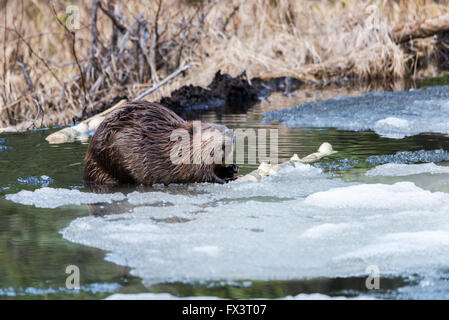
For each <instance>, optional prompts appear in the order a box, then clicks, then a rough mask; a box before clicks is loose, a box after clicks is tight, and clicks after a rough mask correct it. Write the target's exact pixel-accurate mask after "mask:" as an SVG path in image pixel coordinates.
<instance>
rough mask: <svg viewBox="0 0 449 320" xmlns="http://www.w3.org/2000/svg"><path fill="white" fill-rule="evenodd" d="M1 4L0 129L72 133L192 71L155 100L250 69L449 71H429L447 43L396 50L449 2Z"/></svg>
mask: <svg viewBox="0 0 449 320" xmlns="http://www.w3.org/2000/svg"><path fill="white" fill-rule="evenodd" d="M1 3H2V7H1V12H2V14H1V16H0V17H1V19H0V20H1V21H0V31H1V32H0V57H1V58H0V59H1V63H0V127H4V126H8V125H12V126H17V127H18V128H19V129H30V128H35V127H41V126H50V125H54V124H67V123H71V122H72V121H73V119H74V118H79V117H80V116H82V115H83V113H84V114H86V113H88V112H89V111H90V110H91V109H92V108H94V107H95V106H96V105H98V104H102V103H105V102H108V101H111V100H112V98H113V97H115V96H118V95H120V96H128V97H130V98H132V97H135V96H137V94H138V93H140V92H142V91H144V90H145V89H146V88H148V87H151V86H152V85H153V84H154V83H157V82H158V81H160V80H161V79H163V78H164V77H165V76H166V75H168V74H169V73H171V72H173V71H174V70H175V69H177V68H179V67H180V66H182V65H183V64H186V63H189V64H190V65H191V66H192V68H191V69H190V70H189V71H188V72H187V73H186V76H185V77H184V78H182V77H178V78H177V79H176V80H174V81H173V82H171V83H170V84H169V85H167V86H165V87H163V88H161V89H160V90H158V91H157V92H156V93H154V94H153V96H151V97H149V99H151V100H154V101H157V100H159V99H160V98H161V97H162V96H168V95H169V93H170V92H171V91H173V90H174V89H176V88H179V87H180V86H181V85H184V84H193V85H202V86H204V85H206V84H207V83H209V82H210V81H211V79H212V78H213V76H214V74H215V73H216V71H217V70H219V69H221V70H222V72H225V73H229V74H232V75H236V74H238V73H239V72H240V71H242V70H243V69H246V71H247V74H248V77H249V78H252V77H266V76H267V75H278V76H293V77H295V78H298V79H301V80H304V81H307V80H315V81H319V80H323V79H327V80H332V79H339V78H343V77H348V78H358V79H375V78H385V79H393V78H403V77H406V76H414V75H415V76H416V75H420V74H435V73H436V72H438V69H437V66H440V64H441V63H442V62H441V61H443V62H444V61H446V62H447V60H444V59H443V60H442V59H435V60H437V62H436V63H435V65H433V64H432V63H428V62H429V61H430V62H431V59H430V58H431V57H432V56H434V55H435V52H434V50H435V48H443V50H444V49H445V48H446V47H445V46H444V43H445V42H444V41H443V40H444V39H446V38H444V37H440V38H438V37H437V39H434V38H425V39H416V40H412V41H408V42H407V43H405V44H397V43H396V42H397V39H395V36H394V32H393V29H394V27H395V26H400V25H404V24H409V23H410V22H414V21H421V20H425V19H428V18H432V17H439V16H444V15H445V14H446V15H447V14H448V11H449V9H448V5H449V2H448V1H447V0H439V1H437V0H397V1H387V0H370V1H368V0H366V1H357V0H320V1H306V0H299V1H298V0H296V1H295V0H247V1H243V0H227V1H226V0H225V1H223V0H222V1H218V0H203V1H201V0H149V1H135V0H131V1H124V0H89V1H87V0H86V1H79V2H71V1H44V0H33V1H22V0H2V2H1ZM71 4H76V5H77V7H78V8H79V10H80V11H79V18H80V26H79V29H76V30H74V29H72V28H71V25H70V23H69V22H73V21H72V20H71V19H72V18H73V15H71V14H67V13H66V7H67V6H69V5H71ZM441 39H443V40H441ZM438 43H440V45H438ZM442 43H443V45H441V44H442ZM423 61H425V62H426V63H423ZM424 67H426V69H424ZM440 67H441V66H440ZM442 69H444V67H443V68H442Z"/></svg>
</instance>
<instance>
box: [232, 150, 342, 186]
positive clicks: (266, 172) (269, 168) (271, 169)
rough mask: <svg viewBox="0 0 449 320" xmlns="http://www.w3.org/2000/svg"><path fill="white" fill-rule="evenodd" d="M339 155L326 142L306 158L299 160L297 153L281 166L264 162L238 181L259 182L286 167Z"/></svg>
mask: <svg viewBox="0 0 449 320" xmlns="http://www.w3.org/2000/svg"><path fill="white" fill-rule="evenodd" d="M334 153H337V151H334V150H333V148H332V145H331V144H330V143H328V142H324V143H323V144H321V146H320V147H319V149H318V151H317V152H314V153H312V154H309V155H308V156H305V157H304V158H299V157H298V155H297V154H296V153H295V154H294V155H293V157H291V158H290V160H289V161H286V162H284V163H281V164H270V163H266V162H262V163H261V164H260V165H259V168H257V170H254V171H252V172H250V173H248V174H247V175H245V176H243V177H240V178H238V180H240V181H243V182H248V181H252V182H259V181H260V180H261V179H262V178H263V177H265V176H272V175H275V174H277V173H278V172H279V170H281V169H282V168H285V167H289V166H291V167H295V164H296V163H298V162H300V163H312V162H316V161H318V160H320V159H321V158H323V157H326V156H329V155H331V154H334Z"/></svg>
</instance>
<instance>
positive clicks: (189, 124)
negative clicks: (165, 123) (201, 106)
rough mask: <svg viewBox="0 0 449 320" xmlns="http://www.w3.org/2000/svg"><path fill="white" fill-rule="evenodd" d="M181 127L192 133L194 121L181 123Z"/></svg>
mask: <svg viewBox="0 0 449 320" xmlns="http://www.w3.org/2000/svg"><path fill="white" fill-rule="evenodd" d="M179 128H183V129H186V130H187V131H188V132H189V133H190V134H193V122H192V121H189V122H187V123H183V124H182V125H181V124H179Z"/></svg>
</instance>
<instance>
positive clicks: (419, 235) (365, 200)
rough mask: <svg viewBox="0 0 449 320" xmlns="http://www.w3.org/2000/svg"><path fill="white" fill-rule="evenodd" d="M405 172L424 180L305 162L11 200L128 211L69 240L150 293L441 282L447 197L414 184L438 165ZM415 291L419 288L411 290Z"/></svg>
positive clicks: (80, 221) (83, 226)
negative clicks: (231, 284) (321, 282)
mask: <svg viewBox="0 0 449 320" xmlns="http://www.w3.org/2000/svg"><path fill="white" fill-rule="evenodd" d="M382 168H385V167H382V166H380V167H378V170H377V174H382V172H384V171H383V170H385V169H382ZM400 168H401V169H400V170H401V172H405V173H407V174H408V173H410V172H412V173H416V172H418V171H419V172H423V171H425V172H424V173H420V174H418V175H405V176H395V177H385V176H362V177H361V178H363V179H366V180H369V179H381V178H382V179H389V178H394V179H396V180H398V179H402V180H399V181H393V182H391V183H372V182H370V181H365V182H366V183H363V182H345V181H342V180H340V179H338V178H334V177H331V176H329V175H328V174H326V173H324V172H323V171H322V170H321V169H318V168H315V167H313V166H310V165H304V164H297V165H296V167H295V168H293V167H289V168H285V169H284V170H281V171H280V172H279V173H278V174H277V175H274V176H269V177H265V178H264V179H262V181H261V182H260V183H253V182H248V183H244V182H238V181H237V182H231V183H228V184H226V185H217V184H194V185H189V186H171V187H167V188H155V189H154V190H151V191H146V192H143V191H133V192H130V193H129V194H128V195H124V194H120V193H118V194H90V193H83V192H79V191H78V190H68V189H51V188H41V189H37V190H35V191H34V192H30V191H21V192H19V193H17V194H13V195H7V198H8V199H9V200H12V201H16V202H19V203H22V204H28V205H36V206H41V207H42V206H45V207H57V206H60V205H66V204H80V203H93V202H95V203H97V202H110V204H107V203H106V204H102V206H104V207H105V208H103V209H102V212H103V213H104V212H106V213H107V210H108V208H110V212H120V210H116V209H117V206H121V205H125V203H126V206H127V207H126V210H125V211H128V212H127V213H125V214H111V215H105V216H93V215H91V216H85V217H80V218H77V219H75V220H74V221H72V222H71V223H70V224H69V225H68V226H67V227H66V228H65V229H63V230H62V231H61V233H62V235H63V237H64V238H65V239H67V240H69V241H72V242H75V243H80V244H84V245H87V246H91V247H95V248H100V249H103V250H106V251H107V256H106V259H107V260H109V261H111V262H114V263H116V264H119V265H125V266H128V267H130V268H131V273H132V274H133V275H136V276H138V277H141V278H142V279H143V282H144V284H146V285H151V284H154V283H161V282H174V281H181V282H193V281H207V280H213V281H239V280H243V281H244V280H273V279H278V280H289V279H305V278H315V277H337V276H343V277H345V276H357V275H366V274H367V271H366V270H367V267H368V266H370V265H375V266H377V267H378V268H379V270H380V273H381V275H382V276H388V275H401V276H403V275H405V276H406V275H411V274H415V273H418V274H421V275H428V274H440V273H438V272H439V270H447V269H448V268H449V219H448V218H449V194H448V193H446V192H432V191H429V190H426V189H425V188H423V187H421V186H417V185H416V184H415V183H414V182H411V181H407V180H408V179H409V178H410V177H417V176H423V175H425V176H427V175H429V172H434V170H435V167H434V166H433V165H427V166H421V165H419V166H416V165H401V167H400ZM417 168H419V169H418V170H417ZM437 170H442V169H437ZM443 171H444V170H443ZM385 173H386V174H387V175H388V174H390V173H391V172H390V171H388V170H386V171H385ZM433 176H434V177H439V176H444V177H446V176H447V174H446V173H445V171H444V173H440V172H439V171H438V173H434V174H433ZM114 200H127V201H121V202H119V203H116V202H112V201H114ZM130 205H134V206H135V207H130ZM108 206H109V207H108ZM90 207H92V206H90ZM129 209H131V210H129ZM432 279H433V280H432ZM435 279H436V278H430V280H429V281H431V282H432V281H434V280H435ZM435 281H437V282H438V281H439V280H438V279H437V280H435ZM440 282H441V281H440ZM432 283H433V282H432ZM415 290H418V291H419V290H420V289H419V288H418V287H417V288H415V287H413V288H412V289H410V291H404V293H403V294H404V296H408V295H415V294H416V293H415Z"/></svg>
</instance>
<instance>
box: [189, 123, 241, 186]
mask: <svg viewBox="0 0 449 320" xmlns="http://www.w3.org/2000/svg"><path fill="white" fill-rule="evenodd" d="M190 123H191V124H192V127H193V131H192V137H193V146H194V152H193V155H194V163H195V161H198V160H199V159H198V158H199V155H200V154H201V164H202V165H206V166H212V169H213V171H214V172H215V174H216V175H217V176H218V177H219V178H221V179H223V180H231V179H233V178H234V175H235V174H236V173H238V166H237V165H235V164H233V158H234V146H235V137H234V133H233V131H232V130H230V129H229V128H228V127H226V126H224V125H220V124H213V123H205V122H201V123H199V122H196V123H193V122H189V124H190ZM199 124H201V125H199ZM198 146H200V147H201V152H200V153H198V152H196V150H195V148H198ZM197 163H198V162H197Z"/></svg>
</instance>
